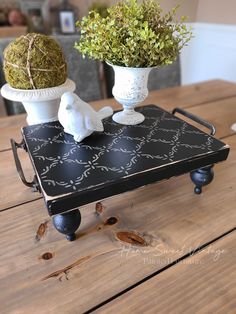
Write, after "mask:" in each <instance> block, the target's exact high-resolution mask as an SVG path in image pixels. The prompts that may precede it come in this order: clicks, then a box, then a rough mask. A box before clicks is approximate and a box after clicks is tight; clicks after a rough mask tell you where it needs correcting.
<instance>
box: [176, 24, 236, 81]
mask: <svg viewBox="0 0 236 314" xmlns="http://www.w3.org/2000/svg"><path fill="white" fill-rule="evenodd" d="M192 27H193V34H194V38H193V39H192V40H191V41H190V42H189V45H188V46H187V47H185V48H184V49H183V51H182V53H181V73H182V84H183V85H184V84H191V83H195V82H199V81H205V80H210V79H224V80H228V81H233V82H236V25H225V24H208V23H193V24H192Z"/></svg>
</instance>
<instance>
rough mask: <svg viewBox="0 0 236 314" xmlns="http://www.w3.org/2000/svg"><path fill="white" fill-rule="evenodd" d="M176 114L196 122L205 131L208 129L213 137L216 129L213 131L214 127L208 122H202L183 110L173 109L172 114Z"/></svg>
mask: <svg viewBox="0 0 236 314" xmlns="http://www.w3.org/2000/svg"><path fill="white" fill-rule="evenodd" d="M176 112H177V113H179V114H182V115H183V116H185V117H187V118H189V119H191V120H193V121H195V122H197V123H199V124H201V125H203V126H205V127H206V128H207V129H209V130H210V131H211V133H210V134H211V135H215V133H216V129H215V127H214V125H213V124H211V123H210V122H208V121H206V120H203V119H201V118H200V117H198V116H195V115H194V114H192V113H190V112H188V111H186V110H184V109H180V108H175V109H173V111H172V114H175V113H176Z"/></svg>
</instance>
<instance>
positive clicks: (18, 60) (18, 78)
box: [3, 33, 67, 89]
mask: <svg viewBox="0 0 236 314" xmlns="http://www.w3.org/2000/svg"><path fill="white" fill-rule="evenodd" d="M3 69H4V73H5V78H6V81H7V83H9V85H10V86H11V87H13V88H17V89H41V88H48V87H55V86H58V85H61V84H63V83H65V81H66V79H67V65H66V61H65V57H64V54H63V52H62V49H61V47H60V45H59V44H58V43H57V42H56V41H55V40H54V39H53V38H51V37H49V36H46V35H42V34H35V33H29V34H27V35H25V36H21V37H19V38H17V39H16V40H14V41H13V42H11V43H10V44H9V45H8V46H7V47H6V49H5V50H4V65H3Z"/></svg>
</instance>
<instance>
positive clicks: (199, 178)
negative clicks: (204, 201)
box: [190, 166, 214, 194]
mask: <svg viewBox="0 0 236 314" xmlns="http://www.w3.org/2000/svg"><path fill="white" fill-rule="evenodd" d="M212 167H213V166H208V167H204V168H201V169H197V170H194V171H191V172H190V178H191V180H192V181H193V183H194V184H195V185H196V186H195V188H194V193H195V194H201V193H202V187H203V186H205V185H208V184H209V183H211V181H212V180H213V178H214V171H213V169H212Z"/></svg>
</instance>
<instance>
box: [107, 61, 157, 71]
mask: <svg viewBox="0 0 236 314" xmlns="http://www.w3.org/2000/svg"><path fill="white" fill-rule="evenodd" d="M106 63H107V64H108V65H110V66H111V67H117V68H127V69H133V70H141V69H154V68H157V67H158V66H153V67H128V66H125V65H116V64H113V63H111V62H110V61H106Z"/></svg>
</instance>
